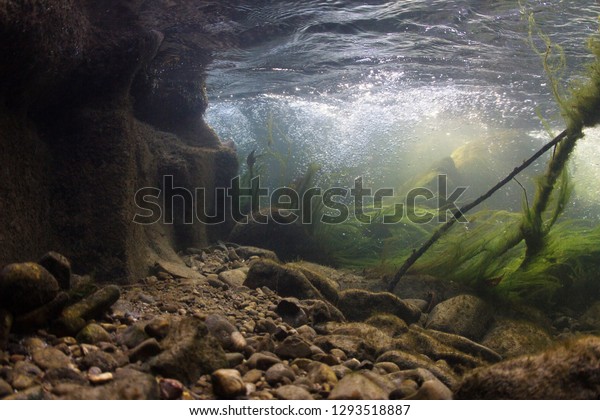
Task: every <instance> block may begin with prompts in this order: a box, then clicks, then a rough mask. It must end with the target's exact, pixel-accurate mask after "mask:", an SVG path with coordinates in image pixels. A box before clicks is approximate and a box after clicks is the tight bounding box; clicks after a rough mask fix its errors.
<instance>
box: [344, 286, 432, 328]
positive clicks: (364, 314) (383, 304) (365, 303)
mask: <svg viewBox="0 0 600 420" xmlns="http://www.w3.org/2000/svg"><path fill="white" fill-rule="evenodd" d="M339 296H340V297H339V300H338V303H337V307H338V309H339V310H340V311H342V313H343V314H344V316H345V317H346V318H347V319H348V320H349V321H365V320H367V319H368V318H370V317H371V316H373V315H376V314H380V313H388V314H392V315H396V316H398V317H399V318H401V319H403V320H404V321H406V323H408V324H412V323H413V322H416V321H418V320H419V317H420V316H421V311H420V310H419V309H418V308H416V307H415V306H413V305H411V304H409V303H407V302H404V301H403V300H401V299H400V298H398V297H397V296H395V295H393V294H391V293H387V292H379V293H376V292H369V291H367V290H360V289H348V290H344V291H342V292H341V293H340V294H339Z"/></svg>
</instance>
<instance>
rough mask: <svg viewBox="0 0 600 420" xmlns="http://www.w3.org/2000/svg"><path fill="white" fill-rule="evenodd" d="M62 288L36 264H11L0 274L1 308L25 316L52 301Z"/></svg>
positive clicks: (46, 271)
mask: <svg viewBox="0 0 600 420" xmlns="http://www.w3.org/2000/svg"><path fill="white" fill-rule="evenodd" d="M59 290H60V286H59V284H58V282H57V281H56V279H55V278H54V276H53V275H52V274H50V273H49V272H48V270H46V269H45V268H44V267H42V266H41V265H38V264H36V263H31V262H27V263H16V264H9V265H7V266H6V267H4V269H2V271H1V272H0V308H4V309H7V310H9V311H10V312H12V313H13V314H15V315H17V314H24V313H26V312H29V311H31V310H33V309H36V308H39V307H40V306H42V305H44V304H46V303H48V302H50V301H52V300H53V299H54V298H55V297H56V295H57V294H58V291H59Z"/></svg>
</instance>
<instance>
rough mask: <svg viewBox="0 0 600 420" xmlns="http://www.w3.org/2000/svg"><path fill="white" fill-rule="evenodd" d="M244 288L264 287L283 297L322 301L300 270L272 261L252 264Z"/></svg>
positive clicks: (259, 261)
mask: <svg viewBox="0 0 600 420" xmlns="http://www.w3.org/2000/svg"><path fill="white" fill-rule="evenodd" d="M244 286H246V287H249V288H251V289H255V288H259V287H263V286H266V287H268V288H269V289H271V290H273V291H275V292H276V293H277V294H278V295H279V296H283V297H290V296H291V297H296V298H298V299H324V298H323V295H321V293H320V292H319V291H318V290H317V288H316V287H315V286H313V285H312V283H311V282H310V281H309V280H308V279H307V278H306V276H305V275H304V274H302V272H301V271H300V270H297V269H295V268H293V267H289V266H283V265H281V264H278V263H276V262H275V261H272V260H258V261H256V262H255V263H253V264H252V266H251V267H250V270H249V271H248V275H247V277H246V280H245V281H244Z"/></svg>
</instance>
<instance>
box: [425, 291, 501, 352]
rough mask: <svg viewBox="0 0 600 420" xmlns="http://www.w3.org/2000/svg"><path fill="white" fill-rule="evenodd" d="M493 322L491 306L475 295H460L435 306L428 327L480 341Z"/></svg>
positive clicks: (428, 320)
mask: <svg viewBox="0 0 600 420" xmlns="http://www.w3.org/2000/svg"><path fill="white" fill-rule="evenodd" d="M491 320H492V310H491V308H490V306H489V305H488V304H487V303H486V302H485V301H484V300H483V299H481V298H478V297H477V296H473V295H459V296H455V297H453V298H451V299H448V300H445V301H443V302H441V303H439V304H437V305H436V306H435V308H433V310H432V311H431V313H430V314H429V317H428V318H427V323H426V327H427V328H431V329H433V330H439V331H443V332H447V333H451V334H457V335H462V336H465V337H468V338H470V339H472V340H475V341H477V340H479V339H481V337H483V335H484V334H485V332H486V330H487V327H488V326H489V324H490V321H491Z"/></svg>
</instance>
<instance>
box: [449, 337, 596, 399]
mask: <svg viewBox="0 0 600 420" xmlns="http://www.w3.org/2000/svg"><path fill="white" fill-rule="evenodd" d="M599 366H600V338H598V337H585V338H581V339H578V340H576V341H572V342H568V343H565V344H563V345H561V346H560V347H557V348H554V349H551V350H547V351H545V352H543V353H540V354H538V355H535V356H521V357H518V358H514V359H510V360H506V361H504V362H501V363H498V364H495V365H492V366H489V367H485V368H480V369H476V370H474V371H473V372H471V373H469V374H467V375H466V376H465V377H464V378H463V380H462V383H461V384H460V387H459V389H458V390H457V392H456V395H455V397H456V398H457V399H511V400H512V399H550V400H562V399H598V398H600V369H599V368H598V367H599Z"/></svg>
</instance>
